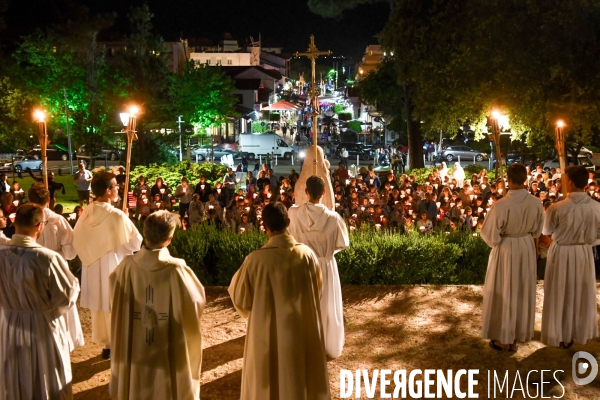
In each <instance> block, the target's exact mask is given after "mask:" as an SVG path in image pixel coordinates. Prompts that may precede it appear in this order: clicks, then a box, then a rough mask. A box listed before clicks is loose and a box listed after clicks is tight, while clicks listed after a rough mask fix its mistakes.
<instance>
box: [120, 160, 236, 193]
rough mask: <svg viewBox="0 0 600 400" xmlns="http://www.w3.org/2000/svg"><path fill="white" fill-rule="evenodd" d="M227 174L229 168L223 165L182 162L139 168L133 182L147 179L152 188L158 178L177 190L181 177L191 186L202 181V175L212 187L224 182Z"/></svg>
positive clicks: (134, 172)
mask: <svg viewBox="0 0 600 400" xmlns="http://www.w3.org/2000/svg"><path fill="white" fill-rule="evenodd" d="M226 173H227V167H226V166H224V165H221V164H211V163H201V164H195V163H191V162H189V161H182V162H178V163H176V164H166V163H165V164H150V165H149V166H141V165H140V166H137V167H135V169H134V170H133V171H131V181H132V184H135V183H136V182H137V181H138V179H139V177H140V176H143V177H145V178H146V182H147V183H148V184H149V185H150V186H152V185H153V184H154V181H155V180H156V178H158V177H161V178H162V179H163V181H165V182H166V183H167V185H168V186H169V187H170V188H176V187H177V185H179V184H180V183H181V177H183V176H185V177H187V178H188V182H189V183H190V185H196V183H198V181H200V175H204V176H205V177H206V181H207V182H208V183H210V184H211V185H212V184H214V183H215V182H217V181H222V180H223V177H224V176H225V174H226Z"/></svg>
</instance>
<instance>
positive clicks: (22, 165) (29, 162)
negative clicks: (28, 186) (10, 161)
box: [14, 156, 42, 172]
mask: <svg viewBox="0 0 600 400" xmlns="http://www.w3.org/2000/svg"><path fill="white" fill-rule="evenodd" d="M14 165H15V172H21V171H27V170H29V169H30V170H32V171H41V170H42V161H41V160H40V159H38V158H35V156H21V157H17V158H15V164H14Z"/></svg>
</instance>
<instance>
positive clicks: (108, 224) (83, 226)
mask: <svg viewBox="0 0 600 400" xmlns="http://www.w3.org/2000/svg"><path fill="white" fill-rule="evenodd" d="M136 237H137V238H139V240H140V242H141V239H142V237H141V235H140V233H139V232H138V230H137V228H136V226H135V224H134V223H133V222H131V220H129V217H128V216H127V215H125V213H123V212H122V211H121V210H119V209H117V208H115V207H113V206H112V205H110V204H108V203H92V204H90V205H89V206H87V207H86V208H84V209H83V214H81V217H79V221H77V224H76V225H75V229H74V230H73V247H74V248H75V251H77V254H78V255H79V258H80V259H81V262H82V264H83V265H84V266H85V267H87V266H89V265H91V264H92V263H94V262H95V261H98V260H99V259H100V257H102V256H103V255H104V254H106V253H108V252H110V251H115V250H116V249H117V248H118V247H120V246H123V245H124V244H126V243H129V242H130V241H131V240H133V239H135V238H136Z"/></svg>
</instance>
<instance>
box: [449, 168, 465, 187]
mask: <svg viewBox="0 0 600 400" xmlns="http://www.w3.org/2000/svg"><path fill="white" fill-rule="evenodd" d="M452 178H453V179H456V186H457V187H458V188H461V187H463V183H464V181H465V170H464V169H463V167H461V166H460V163H458V162H455V163H454V169H452Z"/></svg>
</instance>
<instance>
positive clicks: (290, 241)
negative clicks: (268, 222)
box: [262, 233, 298, 250]
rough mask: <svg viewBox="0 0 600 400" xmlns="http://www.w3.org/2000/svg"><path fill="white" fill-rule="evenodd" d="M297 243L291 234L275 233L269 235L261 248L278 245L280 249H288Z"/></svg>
mask: <svg viewBox="0 0 600 400" xmlns="http://www.w3.org/2000/svg"><path fill="white" fill-rule="evenodd" d="M297 244H298V242H296V239H294V238H293V237H292V236H291V235H289V234H288V233H282V234H280V235H275V236H273V237H271V238H270V239H269V241H268V242H267V243H266V244H265V245H264V246H263V247H262V248H263V249H264V248H269V247H279V248H281V249H288V250H289V249H292V248H293V247H294V246H296V245H297Z"/></svg>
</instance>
